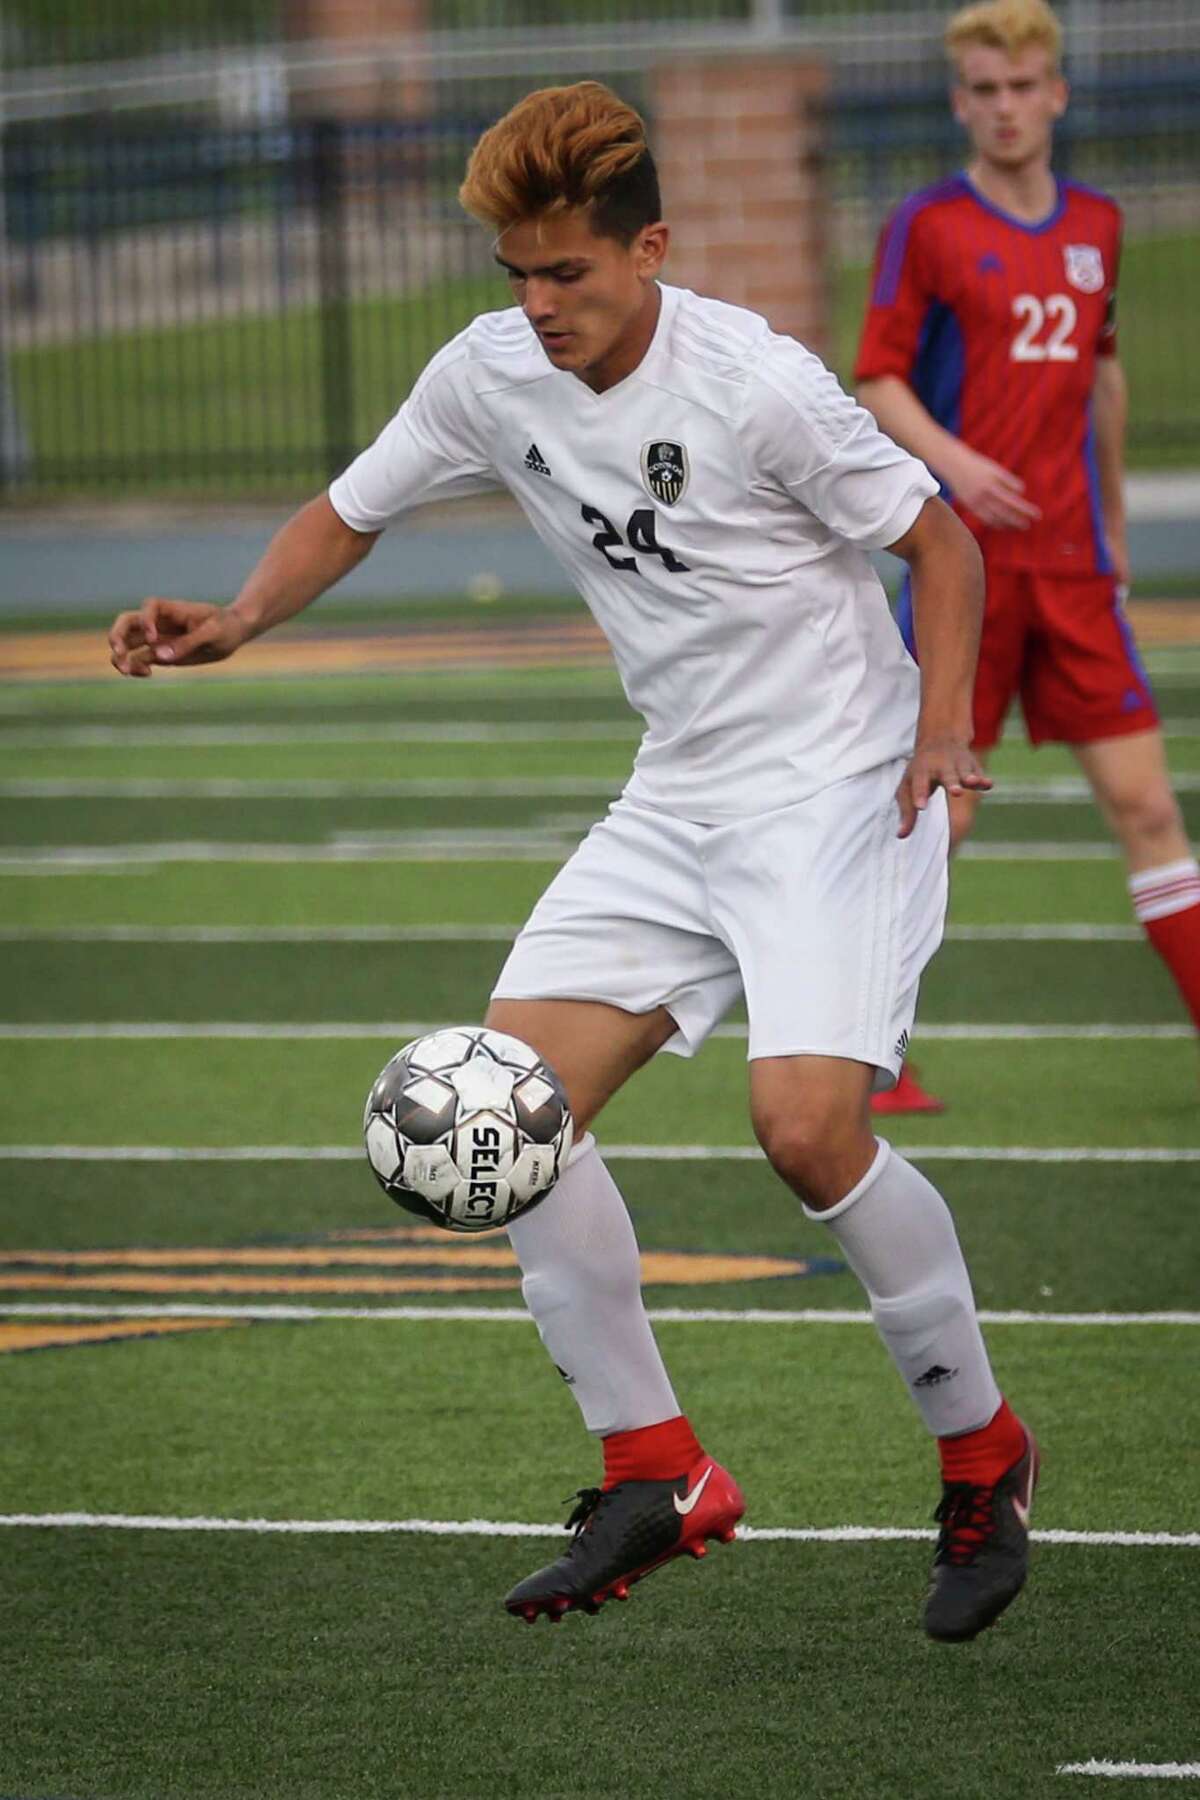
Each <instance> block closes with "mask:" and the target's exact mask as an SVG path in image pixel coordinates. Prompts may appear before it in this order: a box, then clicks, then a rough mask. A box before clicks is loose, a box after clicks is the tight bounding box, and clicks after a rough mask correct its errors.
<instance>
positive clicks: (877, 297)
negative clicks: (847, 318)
mask: <svg viewBox="0 0 1200 1800" xmlns="http://www.w3.org/2000/svg"><path fill="white" fill-rule="evenodd" d="M959 187H960V181H959V177H958V176H954V177H953V178H952V179H951V180H949V181H940V182H938V183H937V185H936V186H935V187H931V188H922V189H921V191H920V193H917V194H912V195H910V197H909V198H908V199H907V200H906V201H904V203H903V205H901V206H898V207H897V208H896V211H895V212H894V213H893V214H892V217H891V219H890V220H889V221H888V224H887V227H886V233H887V235H886V238H885V241H884V247H883V255H882V256H881V257H880V259H879V275H878V278H877V279H876V282H875V292H874V294H873V295H872V296H871V299H872V303H873V304H874V305H875V306H892V305H894V304H895V300H896V295H897V293H898V292H899V288H900V277H901V275H902V274H903V272H904V259H905V257H906V256H907V254H908V234H909V232H910V231H911V229H912V223H913V220H914V219H915V218H916V216H917V214H918V213H920V212H923V211H924V210H925V208H926V207H927V206H930V205H932V204H933V202H934V201H936V200H948V199H950V198H951V197H952V196H954V195H956V194H957V193H958V191H959Z"/></svg>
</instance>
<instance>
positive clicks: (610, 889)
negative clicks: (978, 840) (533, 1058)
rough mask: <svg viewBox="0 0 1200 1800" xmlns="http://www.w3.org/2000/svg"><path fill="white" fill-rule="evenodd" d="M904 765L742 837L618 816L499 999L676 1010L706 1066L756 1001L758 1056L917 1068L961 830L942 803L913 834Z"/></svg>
mask: <svg viewBox="0 0 1200 1800" xmlns="http://www.w3.org/2000/svg"><path fill="white" fill-rule="evenodd" d="M903 772H904V764H903V762H895V763H888V764H886V765H884V766H882V767H880V768H876V769H870V770H868V771H867V772H866V773H865V774H862V775H854V776H851V777H850V778H849V779H847V780H845V781H840V782H838V783H837V784H836V785H835V786H833V787H829V788H825V789H823V790H822V791H821V792H820V793H819V794H814V795H813V796H812V797H811V798H810V799H808V800H804V801H801V802H800V804H799V805H797V806H789V807H784V808H781V809H780V810H779V811H778V812H772V813H762V814H759V815H758V816H757V817H753V818H748V819H741V820H738V821H737V822H736V823H735V824H731V825H695V824H690V823H688V822H687V821H686V820H683V819H677V818H674V817H673V816H672V815H671V814H669V813H663V812H656V811H654V810H652V809H651V808H649V807H645V806H638V805H635V804H634V803H633V802H631V801H629V800H627V799H621V800H618V801H617V802H616V804H615V805H614V806H613V807H612V809H611V811H610V812H609V814H608V816H607V818H605V819H602V820H601V821H600V823H599V824H597V825H594V826H593V827H592V829H591V831H590V832H589V833H588V835H587V837H586V838H585V839H584V841H583V843H582V844H581V845H580V846H579V849H578V850H577V851H576V852H575V854H574V856H572V857H571V859H570V861H569V862H567V863H566V864H565V865H564V866H563V868H562V869H561V870H560V871H559V873H558V875H557V876H556V877H555V879H554V880H553V881H552V882H551V884H550V886H549V887H548V888H547V889H546V892H545V893H544V894H543V895H542V897H541V899H540V900H539V901H538V903H537V905H536V906H535V908H534V910H533V913H532V914H531V916H530V919H529V922H528V924H527V925H526V926H525V928H524V930H523V931H522V932H521V934H520V936H519V937H518V938H517V940H516V942H515V944H514V945H513V947H512V950H511V952H510V954H509V957H508V960H507V962H506V963H505V965H504V967H503V969H502V970H501V971H500V977H499V980H498V981H497V983H496V988H495V994H494V996H493V997H494V998H496V999H510V1000H515V999H522V1000H530V999H542V1000H549V999H561V1000H566V999H573V1000H600V1001H604V1002H605V1003H606V1004H608V1005H609V1006H619V1007H621V1008H623V1009H624V1010H625V1011H626V1012H632V1013H645V1012H652V1011H653V1010H654V1009H655V1008H656V1007H659V1006H664V1007H666V1009H667V1011H668V1012H669V1013H671V1015H672V1017H673V1018H674V1020H675V1022H676V1024H677V1026H678V1027H679V1029H678V1031H677V1032H676V1034H675V1035H674V1037H672V1038H671V1039H669V1041H668V1042H667V1043H666V1044H665V1045H664V1046H663V1047H664V1049H666V1050H670V1051H673V1052H674V1053H675V1054H676V1055H679V1056H692V1055H694V1054H695V1052H696V1051H697V1050H698V1049H699V1047H700V1045H701V1044H702V1043H703V1042H704V1040H705V1038H706V1037H707V1036H708V1034H709V1032H710V1031H711V1030H712V1029H713V1027H714V1025H716V1024H717V1023H718V1021H719V1020H720V1019H721V1018H722V1016H723V1015H724V1014H725V1013H726V1012H727V1011H728V1009H729V1007H730V1006H731V1005H732V1004H733V1003H734V1001H735V1000H736V999H737V998H738V996H739V995H740V994H743V993H744V994H745V997H746V1010H747V1013H748V1016H749V1021H750V1029H749V1056H750V1057H751V1058H754V1057H760V1056H805V1055H808V1056H842V1057H848V1058H850V1059H851V1060H852V1061H854V1062H863V1063H870V1064H873V1065H874V1067H875V1069H876V1077H875V1086H876V1088H877V1089H882V1088H889V1087H891V1086H892V1085H893V1084H894V1082H895V1080H896V1077H897V1076H898V1074H899V1072H900V1066H901V1064H902V1063H903V1061H904V1052H905V1050H906V1048H907V1044H908V1037H909V1033H910V1032H911V1030H912V1026H913V1019H914V1016H915V1014H916V1007H917V991H918V987H919V984H920V979H921V972H922V970H923V969H924V967H925V964H926V963H927V962H928V961H929V958H930V957H931V956H932V955H933V953H934V951H935V950H936V949H937V947H938V945H939V944H940V942H941V939H942V928H943V925H944V922H945V914H946V893H947V858H948V847H949V821H948V814H947V807H946V800H945V795H944V794H943V793H942V792H941V791H940V790H939V791H938V792H937V793H935V794H934V796H933V798H932V799H931V801H930V803H929V806H928V807H927V809H926V810H925V812H924V813H922V814H921V815H920V816H919V818H918V820H917V825H916V828H915V830H914V831H913V833H912V835H911V836H910V837H907V838H904V839H903V840H901V839H900V838H898V837H897V836H896V830H897V825H898V823H899V813H898V808H897V806H896V800H895V792H896V787H897V785H898V784H899V781H900V777H901V775H902V774H903Z"/></svg>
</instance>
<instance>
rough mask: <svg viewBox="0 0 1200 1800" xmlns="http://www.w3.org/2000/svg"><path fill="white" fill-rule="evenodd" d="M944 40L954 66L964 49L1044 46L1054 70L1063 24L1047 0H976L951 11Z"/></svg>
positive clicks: (1014, 51)
mask: <svg viewBox="0 0 1200 1800" xmlns="http://www.w3.org/2000/svg"><path fill="white" fill-rule="evenodd" d="M944 41H945V45H946V55H947V56H948V57H949V58H950V60H951V62H952V63H953V64H954V66H955V68H956V69H957V68H960V67H961V64H960V62H959V58H960V57H961V55H962V53H963V51H964V50H975V49H984V50H1003V51H1005V52H1006V53H1007V54H1008V55H1009V56H1019V55H1020V54H1021V52H1022V51H1023V50H1044V51H1045V52H1046V54H1047V56H1048V57H1049V59H1050V66H1051V68H1052V69H1053V70H1054V72H1055V73H1056V74H1057V72H1058V67H1059V62H1060V59H1061V57H1062V26H1061V25H1060V24H1059V22H1058V20H1057V19H1056V18H1055V16H1054V14H1053V12H1051V10H1050V8H1049V7H1048V6H1047V5H1046V0H977V4H975V5H974V6H964V7H963V8H962V9H961V10H960V11H959V12H956V13H955V14H954V17H953V18H952V19H951V20H950V23H949V24H948V25H947V27H946V35H945V40H944Z"/></svg>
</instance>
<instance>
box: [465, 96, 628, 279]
mask: <svg viewBox="0 0 1200 1800" xmlns="http://www.w3.org/2000/svg"><path fill="white" fill-rule="evenodd" d="M458 197H459V200H460V201H461V202H462V205H463V206H464V208H465V209H466V211H467V212H469V213H470V214H471V215H472V217H473V218H476V219H479V220H480V221H481V222H482V223H483V224H485V225H490V226H491V227H492V228H493V229H494V230H495V231H496V232H497V233H499V232H502V231H507V230H508V228H509V226H510V225H515V224H516V223H517V222H518V220H521V219H532V218H536V217H538V216H539V215H541V214H544V213H561V212H567V211H570V210H572V209H574V208H576V207H581V208H585V209H586V210H587V212H588V215H589V222H590V224H591V228H592V230H593V231H594V232H595V234H596V235H597V236H598V237H613V238H618V239H620V241H621V242H622V243H623V244H629V243H631V242H632V241H633V239H634V238H635V237H636V236H637V234H638V232H639V231H640V230H641V229H642V227H643V226H644V225H653V224H654V223H655V222H656V221H657V220H658V219H659V218H661V216H662V200H661V198H660V195H659V190H658V171H657V170H656V169H655V167H654V158H653V157H652V156H651V154H650V150H649V148H648V146H647V143H646V127H645V125H644V123H643V122H642V119H641V116H640V115H639V114H638V113H636V112H635V111H634V109H633V107H632V106H627V105H626V103H625V101H623V100H621V99H619V98H618V96H617V95H616V94H614V93H613V91H612V89H611V88H607V87H605V86H604V85H603V83H602V82H599V81H577V82H575V83H574V84H573V86H571V87H551V88H539V89H538V90H537V91H536V93H532V94H527V95H526V96H525V98H524V100H521V101H518V103H517V105H516V106H514V107H513V108H512V110H511V111H510V112H507V113H505V115H504V117H503V118H502V119H500V120H498V121H497V122H496V124H495V125H493V126H491V127H490V128H489V130H487V131H485V132H484V134H483V136H482V137H481V138H480V140H479V142H478V143H477V144H476V146H475V148H474V150H473V151H472V152H471V159H470V161H469V162H468V164H467V174H466V179H465V180H464V182H463V184H462V186H461V188H460V189H459V191H458Z"/></svg>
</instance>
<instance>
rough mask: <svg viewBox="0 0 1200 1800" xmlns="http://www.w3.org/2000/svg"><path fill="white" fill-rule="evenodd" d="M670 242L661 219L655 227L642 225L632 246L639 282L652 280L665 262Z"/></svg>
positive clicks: (667, 228) (668, 230)
mask: <svg viewBox="0 0 1200 1800" xmlns="http://www.w3.org/2000/svg"><path fill="white" fill-rule="evenodd" d="M670 241H671V232H670V228H669V226H666V225H664V224H663V222H662V220H661V219H660V220H659V221H658V223H657V224H655V225H643V227H642V229H641V230H640V231H639V232H638V234H637V237H636V238H635V239H634V241H633V246H632V247H633V262H634V268H635V269H636V271H637V275H638V279H639V280H641V281H653V280H654V278H655V276H656V275H657V274H658V272H659V270H660V269H661V268H662V266H663V263H664V262H665V261H666V256H667V246H668V244H669V243H670Z"/></svg>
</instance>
